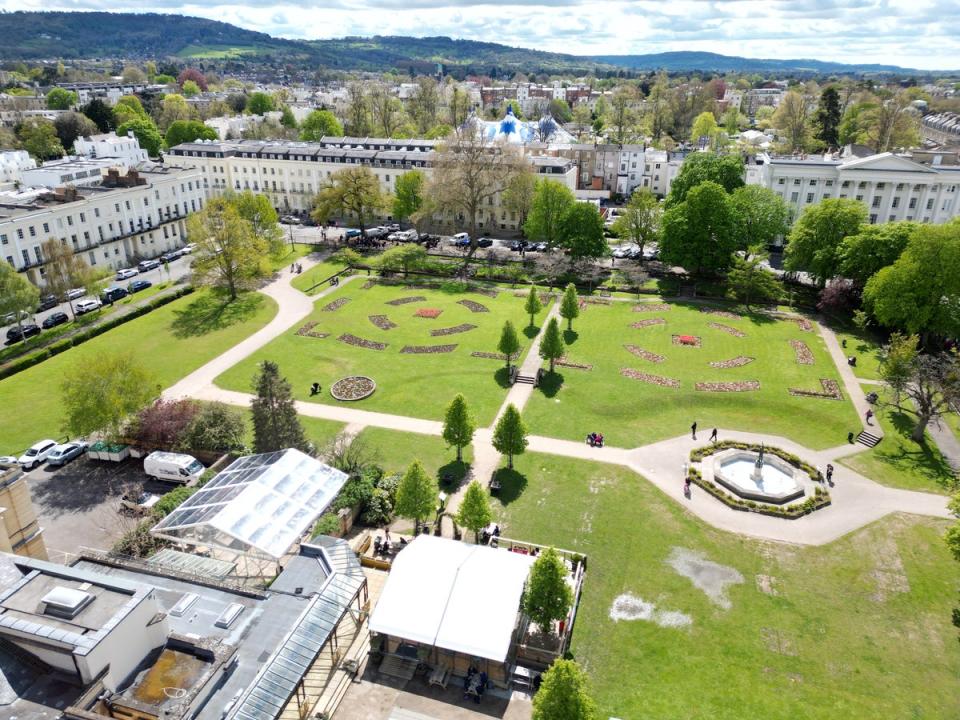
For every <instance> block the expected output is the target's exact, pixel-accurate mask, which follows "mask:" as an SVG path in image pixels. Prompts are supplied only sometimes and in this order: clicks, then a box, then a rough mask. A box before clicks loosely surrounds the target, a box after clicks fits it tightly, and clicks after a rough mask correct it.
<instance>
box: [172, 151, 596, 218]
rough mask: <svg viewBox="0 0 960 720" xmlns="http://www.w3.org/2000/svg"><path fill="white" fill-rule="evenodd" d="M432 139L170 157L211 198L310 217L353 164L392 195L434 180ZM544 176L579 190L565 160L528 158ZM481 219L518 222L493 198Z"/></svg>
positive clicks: (570, 165)
mask: <svg viewBox="0 0 960 720" xmlns="http://www.w3.org/2000/svg"><path fill="white" fill-rule="evenodd" d="M435 146H436V142H435V141H432V140H417V139H409V140H392V139H383V138H352V137H324V138H322V139H321V140H320V141H319V142H309V143H307V142H265V141H257V140H243V141H237V142H218V141H200V142H194V143H184V144H182V145H177V146H176V147H173V148H171V149H170V151H169V156H170V158H171V159H172V160H174V161H176V162H177V163H181V164H186V165H193V166H195V167H196V168H197V169H198V170H199V171H200V173H201V174H202V177H203V187H204V189H205V190H206V191H207V193H208V195H209V196H212V195H217V194H221V193H224V192H227V191H241V192H242V191H244V190H251V191H253V192H258V193H263V194H265V195H266V196H267V197H268V198H270V201H271V202H272V204H273V206H274V207H275V208H277V210H278V212H281V213H290V212H296V213H306V212H308V211H309V210H310V209H311V208H312V206H313V199H314V196H315V195H316V194H317V192H319V190H320V188H321V187H322V185H323V184H324V183H325V182H327V181H328V180H329V179H330V177H331V176H332V175H333V174H334V173H336V172H338V171H339V170H343V169H344V168H345V167H348V166H350V165H364V166H366V167H369V168H370V170H371V171H372V172H373V173H374V175H376V177H377V178H378V179H379V180H380V184H381V187H382V189H383V190H384V191H385V192H388V193H392V192H394V189H395V187H396V181H397V178H399V177H400V176H401V175H403V174H404V173H405V172H409V171H411V170H420V171H422V172H423V173H424V174H425V175H427V176H429V175H430V172H431V168H432V164H433V158H434V147H435ZM525 157H526V158H527V159H528V161H529V162H530V164H531V166H532V168H533V170H534V171H535V172H536V173H537V174H538V175H539V176H541V177H549V178H551V179H554V180H558V181H560V182H563V183H564V184H566V185H567V186H568V187H569V188H570V189H571V190H575V189H576V187H577V177H576V174H577V169H576V166H575V165H574V163H573V162H571V161H570V160H568V159H566V158H562V157H555V156H546V155H532V154H527V155H526V156H525ZM488 204H489V206H488V207H487V208H485V209H484V211H483V212H482V213H481V216H480V218H479V223H478V225H479V227H481V228H483V229H484V231H489V232H493V231H495V230H507V231H515V230H517V229H518V225H519V218H518V217H517V216H516V215H515V214H514V213H512V212H510V211H509V210H508V209H507V208H506V207H504V206H503V204H502V203H501V202H500V198H499V197H495V198H489V201H488Z"/></svg>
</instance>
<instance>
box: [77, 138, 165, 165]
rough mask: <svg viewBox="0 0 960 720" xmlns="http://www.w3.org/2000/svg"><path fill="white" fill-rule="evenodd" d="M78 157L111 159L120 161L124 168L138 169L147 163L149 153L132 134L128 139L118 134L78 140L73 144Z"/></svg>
mask: <svg viewBox="0 0 960 720" xmlns="http://www.w3.org/2000/svg"><path fill="white" fill-rule="evenodd" d="M73 150H74V152H75V153H77V155H83V156H84V157H88V158H110V159H115V160H119V161H120V162H121V163H122V164H123V165H124V167H136V166H137V165H139V164H140V163H142V162H146V161H147V151H146V150H143V149H142V148H141V147H140V141H139V140H137V138H136V137H135V136H134V134H133V132H130V133H129V134H128V135H127V136H126V137H118V136H117V134H116V133H104V134H102V135H91V136H90V137H85V138H77V139H76V140H75V141H74V143H73Z"/></svg>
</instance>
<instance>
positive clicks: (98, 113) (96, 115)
mask: <svg viewBox="0 0 960 720" xmlns="http://www.w3.org/2000/svg"><path fill="white" fill-rule="evenodd" d="M80 112H82V113H83V114H84V115H86V116H87V117H88V118H90V119H91V120H93V122H95V123H96V125H97V128H99V130H100V132H103V133H105V132H110V131H111V130H113V129H114V128H115V127H116V126H117V124H116V122H115V120H114V118H113V109H112V108H111V107H110V106H109V105H107V104H106V103H105V102H104V101H103V100H101V99H99V98H94V99H93V100H91V101H90V102H88V103H87V104H86V105H84V106H83V107H81V108H80Z"/></svg>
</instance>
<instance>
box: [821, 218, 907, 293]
mask: <svg viewBox="0 0 960 720" xmlns="http://www.w3.org/2000/svg"><path fill="white" fill-rule="evenodd" d="M918 227H919V226H918V225H917V224H916V223H913V222H909V221H903V222H889V223H882V224H880V225H864V226H862V227H861V228H860V232H858V233H857V234H856V235H850V236H849V237H847V238H844V240H843V242H842V243H841V245H840V252H839V255H840V273H841V274H842V275H843V276H844V277H847V278H850V279H851V280H853V281H855V282H856V283H857V284H858V285H859V286H860V287H863V286H864V285H866V284H867V281H868V280H869V279H870V278H871V277H873V276H874V275H876V274H877V273H878V272H880V271H881V270H882V269H883V268H885V267H887V266H889V265H893V263H895V262H896V261H897V259H898V258H899V257H900V255H901V254H902V253H903V251H904V250H905V249H906V247H907V244H908V243H909V241H910V237H911V236H912V235H913V233H914V232H915V231H916V230H917V228H918Z"/></svg>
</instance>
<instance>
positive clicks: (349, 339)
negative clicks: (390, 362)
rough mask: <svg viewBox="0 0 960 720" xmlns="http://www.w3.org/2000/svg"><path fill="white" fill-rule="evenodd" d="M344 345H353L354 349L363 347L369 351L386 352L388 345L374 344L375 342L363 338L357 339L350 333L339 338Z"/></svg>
mask: <svg viewBox="0 0 960 720" xmlns="http://www.w3.org/2000/svg"><path fill="white" fill-rule="evenodd" d="M337 340H339V341H340V342H342V343H346V344H347V345H353V346H354V347H362V348H366V349H367V350H385V349H386V348H387V343H381V342H374V341H373V340H364V339H363V338H360V337H357V336H356V335H351V334H350V333H344V334H343V335H341V336H340V337H338V338H337Z"/></svg>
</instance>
